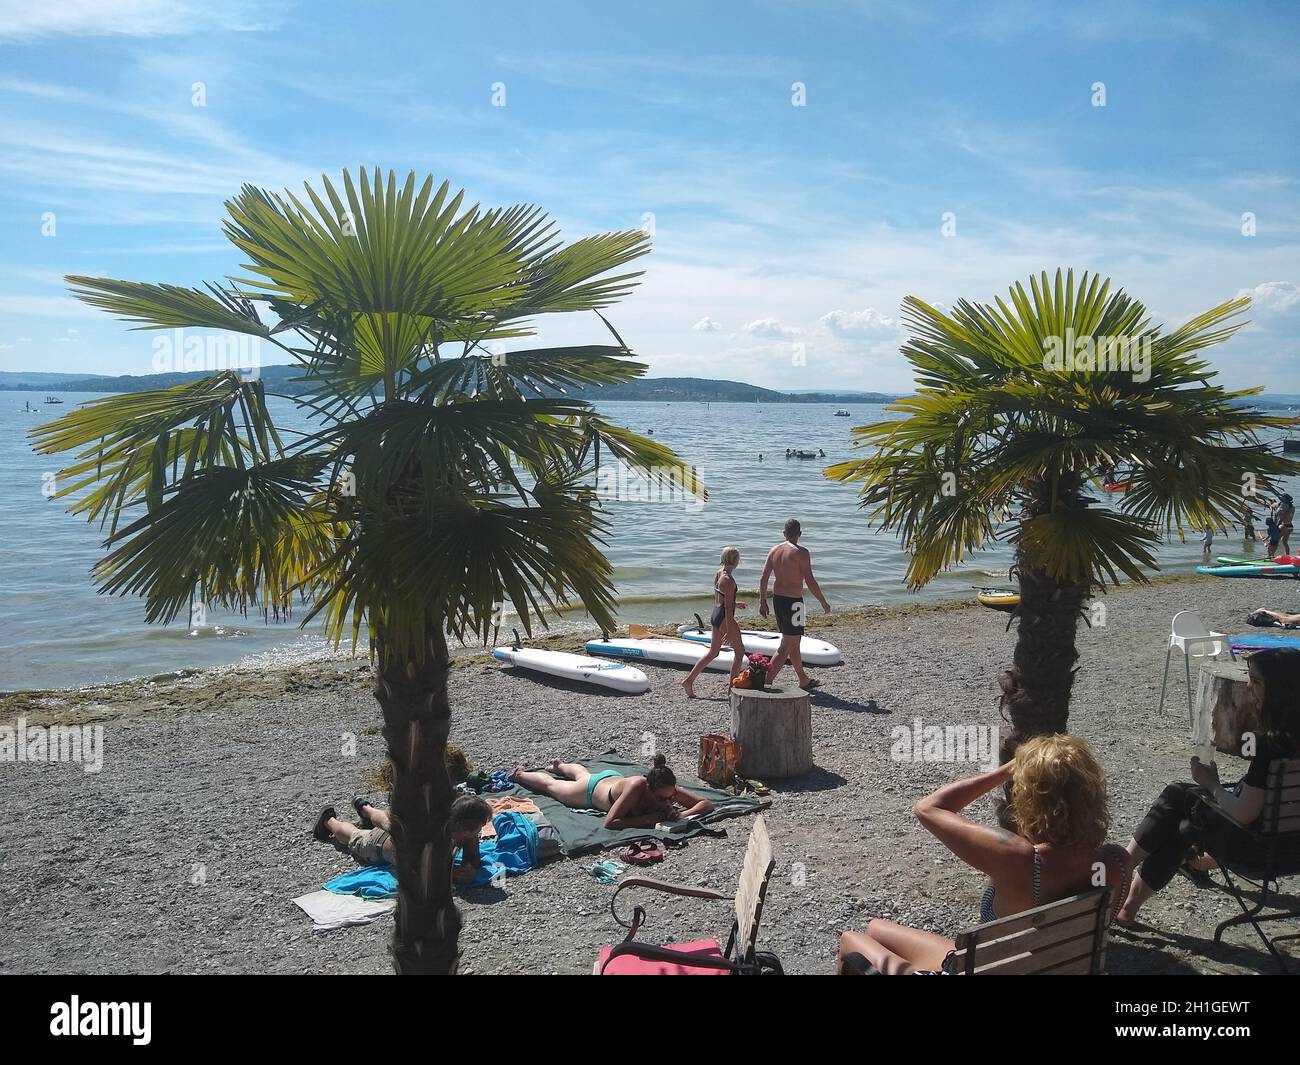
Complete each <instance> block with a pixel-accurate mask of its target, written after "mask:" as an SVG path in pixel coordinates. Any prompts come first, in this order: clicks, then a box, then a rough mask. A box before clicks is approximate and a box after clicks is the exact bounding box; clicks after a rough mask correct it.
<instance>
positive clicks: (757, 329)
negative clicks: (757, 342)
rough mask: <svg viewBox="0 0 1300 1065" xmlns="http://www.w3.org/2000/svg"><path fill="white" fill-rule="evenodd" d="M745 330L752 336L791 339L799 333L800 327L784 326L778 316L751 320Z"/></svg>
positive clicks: (769, 338) (768, 338)
mask: <svg viewBox="0 0 1300 1065" xmlns="http://www.w3.org/2000/svg"><path fill="white" fill-rule="evenodd" d="M745 332H746V333H748V334H749V335H750V336H752V337H762V338H764V339H766V340H789V339H790V338H791V337H797V336H798V335H799V330H798V329H791V328H789V327H788V326H784V325H782V324H781V323H780V321H778V320H777V319H776V318H759V319H758V320H757V321H753V322H750V323H749V324H748V325H746V326H745Z"/></svg>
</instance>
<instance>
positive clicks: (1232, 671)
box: [1195, 661, 1259, 756]
mask: <svg viewBox="0 0 1300 1065" xmlns="http://www.w3.org/2000/svg"><path fill="white" fill-rule="evenodd" d="M1249 681H1250V675H1249V674H1248V673H1247V672H1246V663H1244V662H1224V661H1217V662H1205V663H1203V664H1202V665H1201V670H1200V674H1199V675H1198V677H1197V680H1196V704H1195V705H1196V710H1197V714H1198V715H1201V714H1206V715H1209V722H1210V725H1209V736H1210V739H1211V741H1212V743H1213V745H1214V748H1215V750H1217V751H1221V752H1222V753H1224V754H1235V755H1238V756H1240V754H1241V743H1242V733H1245V732H1253V733H1258V731H1259V705H1258V703H1257V702H1256V700H1255V697H1254V694H1253V693H1252V692H1251V690H1250V688H1249V686H1248V685H1249ZM1198 720H1199V716H1198Z"/></svg>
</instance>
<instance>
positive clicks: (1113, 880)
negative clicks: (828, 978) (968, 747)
mask: <svg viewBox="0 0 1300 1065" xmlns="http://www.w3.org/2000/svg"><path fill="white" fill-rule="evenodd" d="M1008 781H1010V782H1011V808H1012V810H1013V812H1014V815H1015V823H1016V826H1017V829H1016V831H1014V832H1012V831H1008V830H1006V829H1001V828H993V827H991V826H989V825H986V824H981V823H980V822H979V821H975V820H972V819H971V818H970V817H968V816H967V815H966V813H965V810H966V808H967V807H968V806H970V805H971V804H972V803H974V802H975V801H976V800H978V799H979V798H980V797H981V796H983V795H987V794H988V793H989V792H991V791H993V790H995V789H997V788H999V787H1001V786H1002V785H1003V784H1005V783H1006V782H1008ZM912 812H913V813H914V814H915V815H916V819H917V820H918V821H920V822H921V824H922V825H923V826H924V827H925V828H926V829H927V830H928V831H929V832H930V833H932V834H933V835H934V836H935V837H936V838H937V839H938V840H939V842H940V843H942V844H943V845H944V846H945V847H947V848H948V849H949V850H950V851H952V853H953V854H955V855H957V857H958V858H960V859H961V860H962V861H963V862H965V863H966V864H967V865H969V866H970V867H971V868H973V869H976V870H978V871H979V872H981V873H984V874H986V875H987V876H988V878H989V882H988V884H987V885H986V886H985V888H984V895H983V897H982V898H981V899H980V915H979V919H980V923H981V924H987V923H988V922H989V921H995V920H997V919H998V918H1000V917H1011V916H1014V915H1015V914H1017V913H1023V912H1024V911H1025V910H1028V909H1032V908H1033V907H1035V906H1041V905H1043V904H1044V903H1048V902H1056V901H1057V900H1059V899H1064V898H1069V897H1070V896H1071V895H1077V894H1080V893H1082V892H1085V891H1089V890H1091V889H1092V888H1095V887H1102V886H1109V887H1111V888H1112V889H1113V892H1112V895H1111V907H1112V909H1115V908H1117V907H1118V906H1119V903H1120V899H1122V898H1123V896H1124V893H1125V891H1126V890H1127V887H1128V885H1127V879H1128V872H1129V863H1128V855H1127V854H1126V853H1125V851H1124V848H1123V847H1120V846H1119V845H1118V844H1115V843H1107V842H1106V832H1107V830H1108V829H1109V828H1110V815H1109V813H1108V812H1107V804H1106V778H1105V775H1104V774H1103V773H1102V769H1101V765H1100V764H1099V763H1098V761H1097V758H1096V756H1095V755H1094V754H1093V753H1092V750H1091V749H1090V748H1089V747H1088V745H1087V744H1086V743H1084V742H1083V740H1081V739H1078V738H1076V737H1074V736H1065V735H1055V736H1035V737H1034V738H1033V739H1030V740H1027V741H1026V742H1024V743H1022V744H1021V745H1020V746H1019V747H1017V748H1016V756H1015V758H1014V759H1013V760H1012V761H1010V762H1007V763H1006V765H1004V766H1002V767H1001V768H1000V769H995V770H993V772H991V773H984V774H982V775H981V776H977V777H972V778H971V779H969V780H958V781H954V782H953V783H951V784H946V785H944V786H943V787H942V788H940V789H939V790H938V791H936V792H934V793H933V794H931V795H927V796H926V797H925V798H923V799H922V800H921V801H920V802H918V803H917V804H916V805H915V806H914V807H913V808H912ZM954 949H956V944H955V943H954V942H953V941H952V940H951V939H949V938H947V937H946V936H940V935H935V934H934V933H933V932H926V931H923V930H922V929H919V928H909V927H908V926H907V925H903V924H898V923H897V922H895V921H889V920H885V919H883V918H876V919H875V920H874V921H872V922H871V923H870V924H868V925H867V928H866V931H863V932H845V933H843V934H842V935H841V936H840V950H839V957H838V959H837V964H836V970H835V971H836V972H837V973H839V974H840V975H841V976H861V975H879V976H911V975H914V974H916V973H918V972H923V973H926V972H930V973H932V972H937V971H938V972H942V971H944V967H945V963H946V962H947V959H948V955H949V954H951V953H952V951H953V950H954Z"/></svg>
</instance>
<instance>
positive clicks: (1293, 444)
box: [1282, 437, 1300, 451]
mask: <svg viewBox="0 0 1300 1065" xmlns="http://www.w3.org/2000/svg"><path fill="white" fill-rule="evenodd" d="M1282 450H1283V451H1300V439H1297V438H1295V437H1292V438H1291V439H1289V440H1283V441H1282Z"/></svg>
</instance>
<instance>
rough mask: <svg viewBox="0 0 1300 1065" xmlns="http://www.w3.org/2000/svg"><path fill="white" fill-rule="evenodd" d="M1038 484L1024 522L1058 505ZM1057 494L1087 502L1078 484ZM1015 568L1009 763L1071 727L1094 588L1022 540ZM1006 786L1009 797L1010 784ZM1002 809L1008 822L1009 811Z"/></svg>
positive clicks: (1004, 749)
mask: <svg viewBox="0 0 1300 1065" xmlns="http://www.w3.org/2000/svg"><path fill="white" fill-rule="evenodd" d="M1035 488H1036V491H1035V492H1034V497H1033V498H1032V499H1031V501H1030V502H1029V503H1027V504H1026V506H1025V509H1024V513H1023V514H1022V515H1021V519H1022V521H1024V520H1028V519H1032V518H1033V517H1035V516H1037V515H1040V514H1045V513H1048V512H1049V511H1050V510H1051V509H1053V506H1054V504H1053V501H1052V498H1051V496H1050V494H1049V492H1048V490H1047V486H1046V485H1043V484H1039V485H1037V486H1035ZM1057 493H1058V494H1057V503H1056V504H1055V506H1056V507H1057V509H1061V508H1062V507H1064V508H1065V509H1067V510H1068V509H1073V508H1081V507H1083V506H1084V505H1085V504H1084V503H1083V502H1082V500H1081V499H1080V498H1079V493H1078V488H1077V486H1076V485H1073V484H1065V485H1058V486H1057ZM1016 571H1017V573H1018V574H1019V577H1020V606H1019V607H1018V608H1017V610H1016V647H1015V652H1014V655H1013V658H1012V666H1011V668H1010V669H1009V670H1007V671H1006V672H1005V673H1004V674H1003V675H1002V677H1001V684H1002V691H1003V699H1002V706H1003V709H1004V710H1005V711H1006V713H1007V718H1008V720H1009V721H1010V723H1011V733H1010V735H1008V736H1005V737H1003V739H1002V744H1001V751H1000V754H1001V757H1002V760H1003V761H1004V762H1006V761H1010V760H1011V759H1012V758H1013V757H1014V756H1015V753H1016V748H1017V747H1019V746H1020V744H1022V743H1023V742H1024V741H1025V740H1027V739H1030V738H1032V737H1034V736H1042V735H1050V734H1052V733H1057V732H1064V731H1065V730H1066V726H1067V724H1068V723H1069V718H1070V693H1071V691H1072V690H1073V688H1074V674H1075V672H1076V670H1075V662H1077V661H1078V659H1079V652H1078V649H1077V647H1076V645H1075V636H1076V633H1077V631H1078V627H1079V619H1080V617H1081V616H1082V614H1083V607H1084V604H1085V603H1086V602H1087V601H1088V597H1089V595H1090V594H1091V591H1092V582H1091V578H1090V576H1086V577H1084V578H1083V579H1082V580H1076V581H1065V580H1061V579H1059V578H1056V577H1052V576H1049V575H1048V573H1047V572H1046V571H1045V570H1044V569H1043V567H1041V566H1039V565H1036V564H1035V563H1034V560H1033V559H1032V558H1030V557H1029V556H1028V554H1027V552H1026V551H1025V549H1024V545H1023V544H1021V545H1019V546H1018V547H1017V549H1016ZM1006 791H1007V797H1008V798H1009V797H1010V786H1009V785H1008V787H1007V789H1006ZM999 814H1000V816H1002V817H1003V819H1004V823H1005V816H1006V815H1005V812H1004V811H999Z"/></svg>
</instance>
